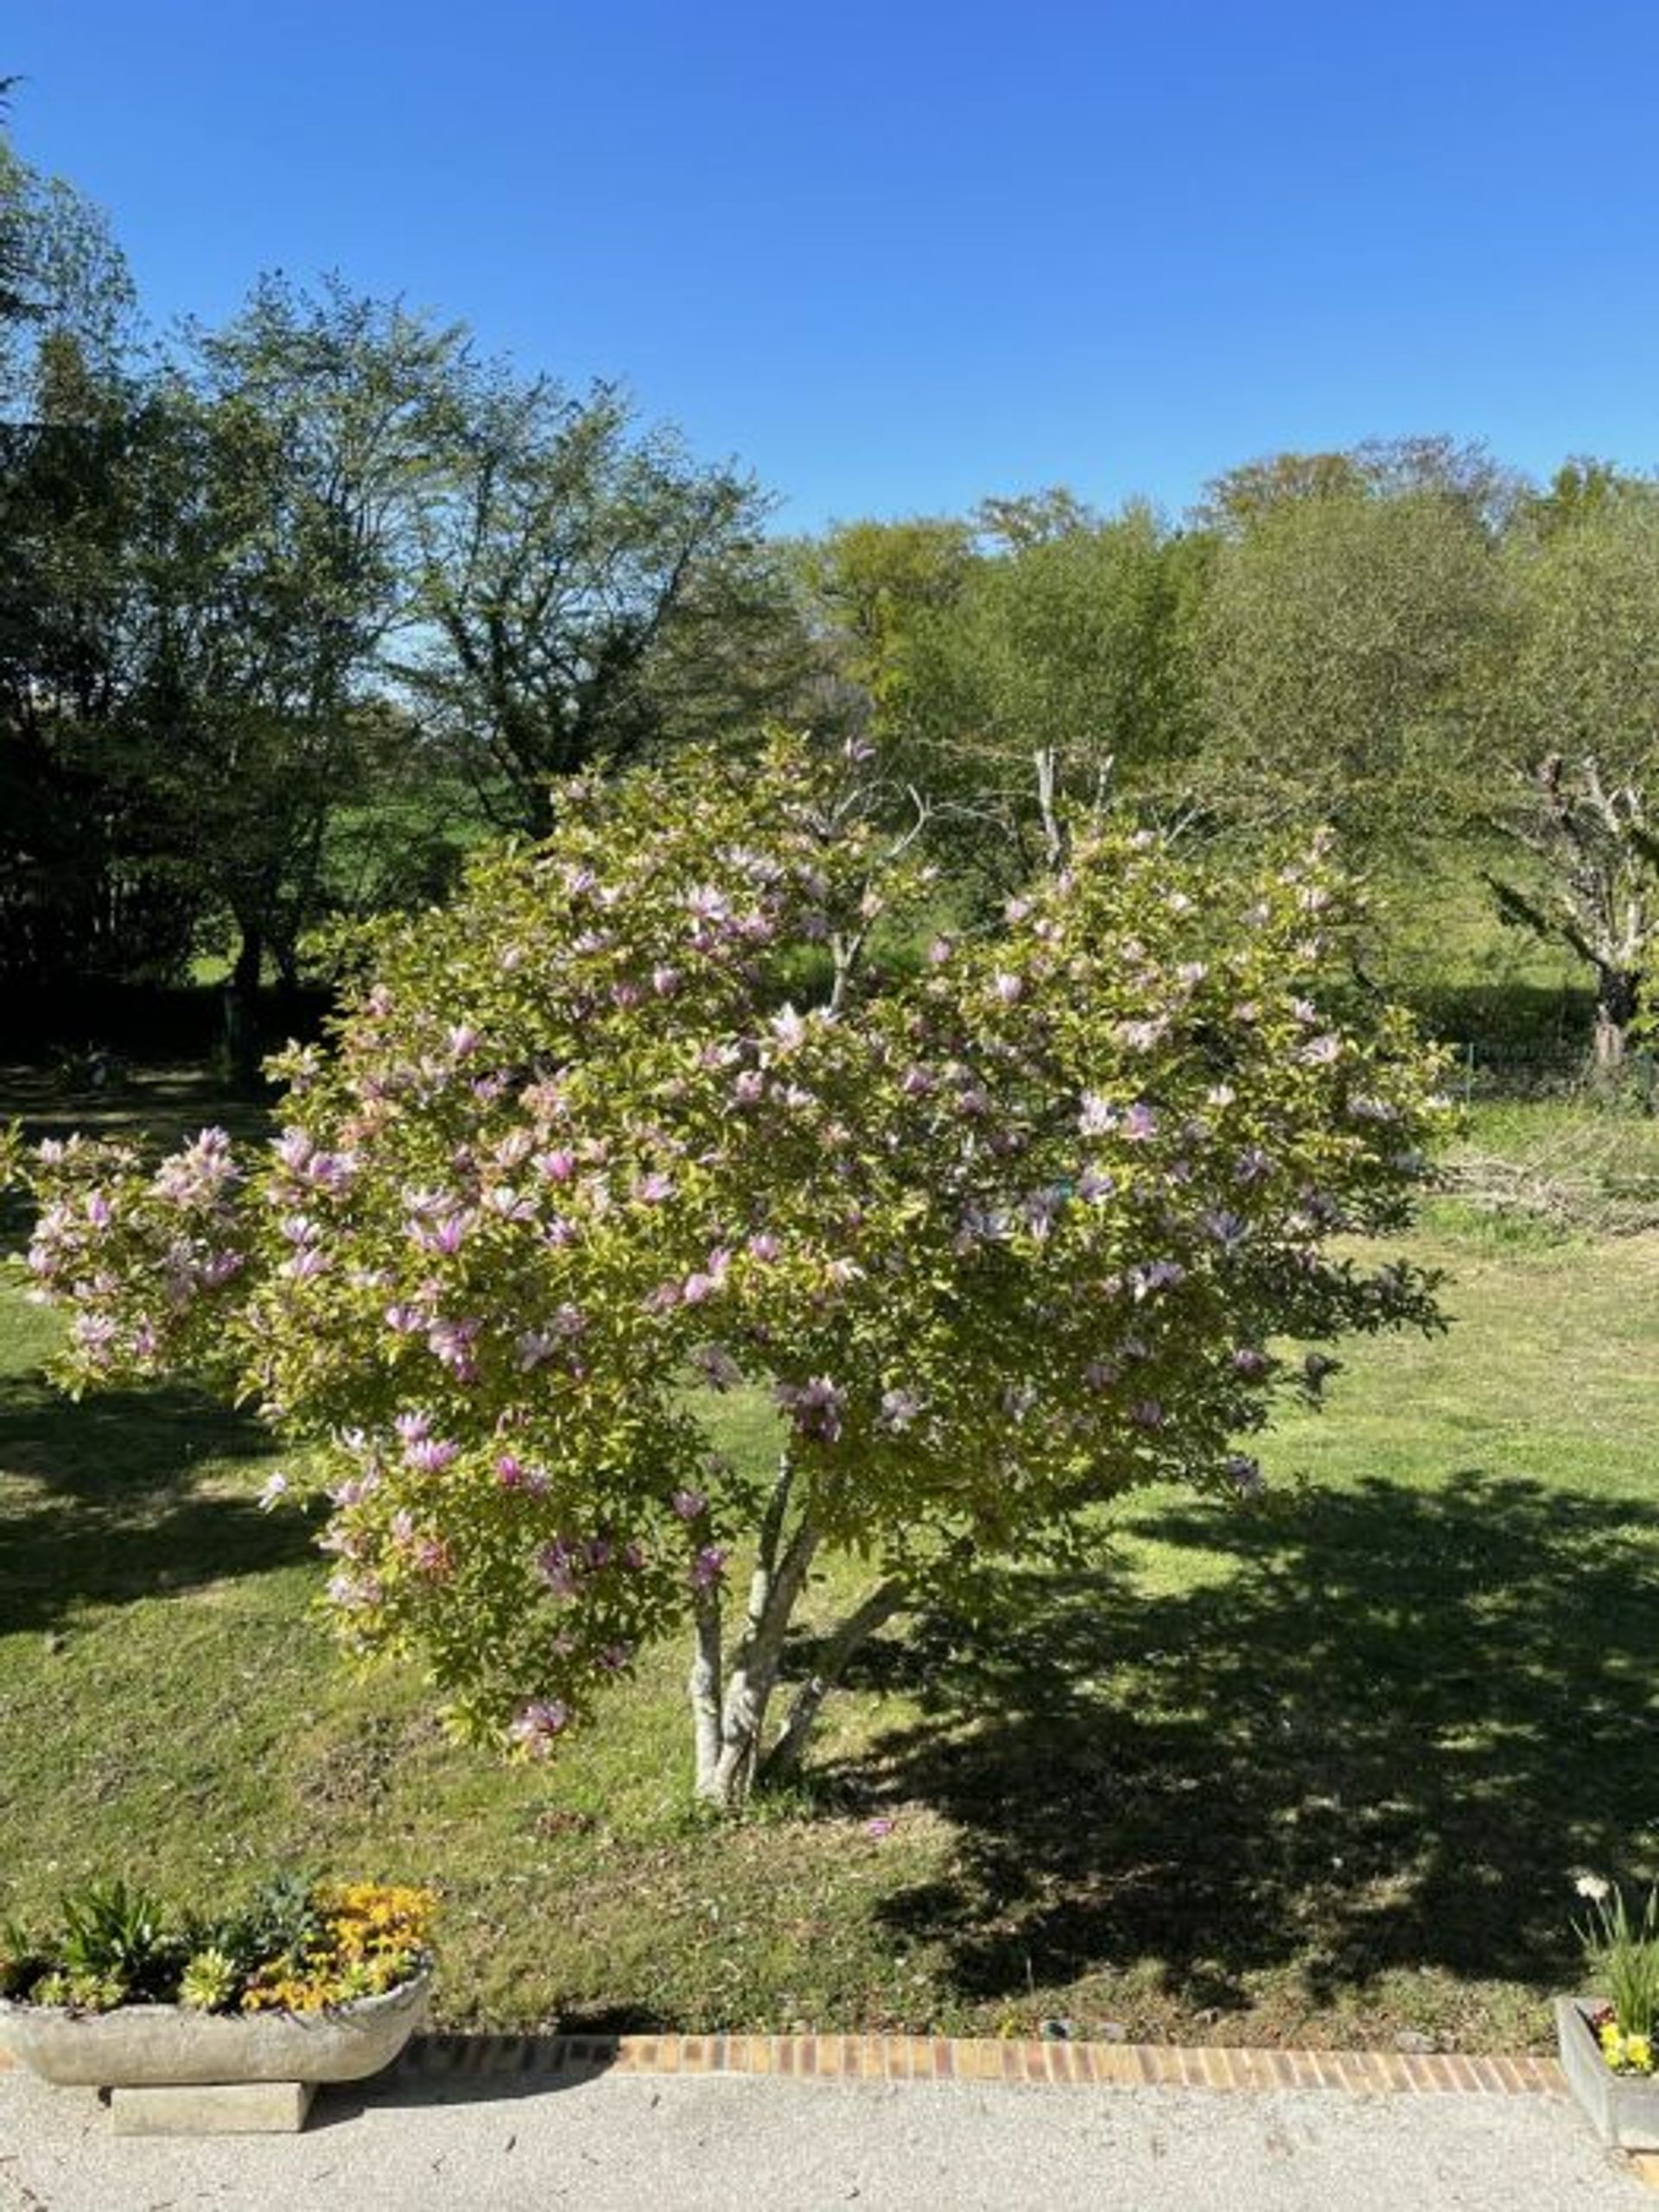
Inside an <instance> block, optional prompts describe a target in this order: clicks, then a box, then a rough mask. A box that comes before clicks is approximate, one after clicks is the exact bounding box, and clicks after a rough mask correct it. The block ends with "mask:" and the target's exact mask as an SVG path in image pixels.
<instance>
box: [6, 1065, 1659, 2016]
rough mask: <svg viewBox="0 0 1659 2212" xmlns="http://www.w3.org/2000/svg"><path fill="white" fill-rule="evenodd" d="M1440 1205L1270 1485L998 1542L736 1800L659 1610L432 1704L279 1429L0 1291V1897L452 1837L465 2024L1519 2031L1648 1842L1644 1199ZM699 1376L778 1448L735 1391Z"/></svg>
mask: <svg viewBox="0 0 1659 2212" xmlns="http://www.w3.org/2000/svg"><path fill="white" fill-rule="evenodd" d="M188 1103H189V1104H190V1106H191V1107H192V1109H194V1106H195V1105H197V1104H199V1103H200V1101H198V1100H192V1101H190V1102H188ZM129 1110H130V1111H133V1112H137V1113H139V1114H141V1115H143V1116H148V1115H149V1108H148V1107H147V1106H145V1105H144V1104H143V1102H142V1101H140V1102H137V1103H136V1104H134V1105H131V1106H130V1109H129ZM185 1118H186V1119H187V1120H188V1119H189V1118H192V1116H190V1115H186V1116H185ZM197 1118H199V1117H197ZM1419 1251H1420V1255H1421V1256H1423V1257H1425V1258H1427V1259H1429V1260H1431V1261H1434V1262H1438V1263H1440V1264H1441V1265H1444V1266H1446V1267H1447V1268H1449V1269H1450V1270H1451V1271H1452V1282H1451V1284H1450V1285H1449V1287H1448V1289H1447V1292H1446V1304H1447V1306H1448V1309H1449V1310H1450V1311H1451V1313H1452V1314H1453V1315H1454V1317H1455V1325H1454V1326H1453V1329H1452V1332H1451V1333H1450V1334H1449V1335H1448V1336H1447V1337H1446V1338H1443V1339H1433V1340H1428V1341H1420V1340H1415V1339H1414V1340H1411V1341H1400V1342H1391V1343H1377V1344H1365V1345H1363V1346H1361V1347H1360V1348H1359V1349H1358V1350H1357V1351H1356V1352H1354V1354H1353V1355H1352V1358H1351V1367H1350V1370H1349V1371H1347V1372H1346V1373H1345V1374H1344V1375H1343V1376H1339V1377H1338V1379H1337V1381H1336V1383H1335V1384H1334V1385H1333V1387H1332V1410H1331V1411H1330V1412H1329V1413H1327V1414H1324V1415H1318V1416H1316V1415H1312V1414H1307V1415H1300V1416H1298V1417H1297V1418H1296V1419H1295V1420H1294V1421H1289V1422H1287V1426H1286V1427H1285V1428H1284V1430H1283V1432H1282V1433H1281V1434H1280V1435H1279V1436H1278V1437H1277V1438H1276V1439H1275V1440H1274V1444H1273V1446H1272V1449H1271V1451H1270V1452H1269V1454H1268V1461H1269V1466H1270V1471H1271V1473H1272V1476H1273V1478H1274V1481H1273V1491H1274V1502H1273V1503H1272V1504H1271V1505H1270V1506H1269V1507H1268V1509H1267V1510H1262V1511H1261V1512H1256V1513H1228V1512H1224V1511H1223V1510H1221V1509H1219V1508H1213V1507H1211V1506H1208V1505H1203V1506H1200V1505H1198V1504H1195V1503H1192V1501H1191V1500H1189V1499H1186V1498H1184V1497H1180V1496H1179V1495H1173V1494H1171V1495H1162V1494H1160V1495H1149V1496H1147V1497H1142V1498H1140V1499H1138V1500H1135V1501H1134V1502H1133V1503H1131V1504H1129V1505H1128V1507H1126V1508H1125V1509H1124V1510H1123V1511H1122V1513H1121V1514H1120V1515H1119V1516H1118V1519H1117V1523H1116V1531H1115V1541H1114V1544H1113V1548H1112V1552H1111V1555H1110V1557H1109V1561H1108V1563H1107V1564H1106V1565H1105V1566H1104V1567H1102V1568H1101V1570H1100V1571H1099V1572H1097V1573H1092V1574H1090V1575H1086V1576H1076V1577H1071V1578H1055V1577H1052V1576H1036V1575H1020V1574H1011V1575H1009V1576H1008V1577H1007V1579H1006V1584H1005V1596H1006V1618H1005V1620H1004V1623H1003V1625H1002V1627H1001V1630H1000V1631H999V1632H998V1633H997V1634H996V1635H995V1637H990V1638H987V1639H981V1640H977V1641H976V1640H974V1639H970V1638H969V1637H968V1636H967V1635H966V1634H965V1632H964V1631H963V1630H962V1628H961V1626H960V1624H956V1623H953V1622H951V1621H950V1620H949V1619H946V1618H939V1617H934V1616H930V1617H927V1618H918V1619H914V1620H912V1621H908V1622H906V1623H903V1624H900V1625H899V1627H897V1628H895V1629H893V1630H889V1631H888V1633H887V1635H886V1637H883V1638H882V1639H881V1640H880V1643H878V1644H877V1645H875V1646H874V1647H873V1649H872V1650H871V1652H870V1653H869V1654H868V1657H867V1659H866V1662H865V1663H864V1664H863V1665H862V1667H861V1669H860V1671H859V1674H858V1677H857V1680H856V1681H855V1684H854V1686H853V1687H852V1688H851V1689H850V1690H849V1694H847V1695H846V1696H845V1697H844V1698H843V1699H842V1700H841V1701H840V1703H839V1705H838V1706H836V1707H832V1708H831V1713H830V1716H829V1724H828V1726H827V1729H826V1733H825V1735H824V1738H823V1741H822V1742H821V1744H820V1745H819V1747H818V1752H817V1758H816V1761H815V1764H814V1765H813V1769H812V1772H811V1777H810V1784H809V1786H808V1788H807V1789H805V1790H804V1792H802V1793H801V1794H799V1795H798V1796H795V1797H792V1798H791V1799H788V1800H785V1801H782V1802H772V1803H767V1804H763V1805H762V1806H760V1807H759V1808H757V1810H756V1812H755V1814H754V1815H753V1817H751V1818H750V1819H749V1820H748V1821H746V1822H744V1823H743V1824H742V1825H741V1826H739V1827H715V1826H711V1825H710V1824H709V1822H707V1821H704V1820H702V1819H701V1818H699V1817H698V1816H696V1815H695V1814H693V1813H692V1812H691V1811H690V1808H689V1806H688V1802H687V1799H688V1791H687V1745H686V1737H685V1727H684V1723H683V1707H682V1697H681V1676H682V1673H683V1656H684V1655H683V1654H682V1653H680V1652H678V1651H667V1650H665V1651H663V1652H661V1653H658V1654H656V1655H654V1656H652V1660H651V1662H650V1663H649V1665H648V1667H647V1668H646V1669H645V1671H644V1672H643V1673H642V1675H640V1677H639V1679H638V1680H637V1681H633V1682H632V1683H630V1684H629V1685H627V1686H626V1688H624V1689H623V1690H621V1691H620V1693H619V1695H618V1697H617V1700H616V1703H615V1706H614V1707H613V1712H612V1714H611V1716H610V1718H609V1719H608V1720H607V1723H606V1725H605V1726H602V1727H601V1728H599V1729H597V1730H595V1731H594V1732H592V1733H591V1734H590V1735H588V1737H587V1738H585V1739H583V1740H582V1741H580V1742H578V1743H575V1744H573V1745H571V1747H570V1749H569V1753H568V1755H567V1756H565V1757H564V1758H562V1759H561V1760H560V1761H559V1762H558V1763H557V1764H555V1765H553V1766H551V1767H550V1768H548V1769H543V1770H524V1769H503V1768H501V1767H499V1766H498V1765H496V1764H493V1762H492V1761H490V1760H489V1759H487V1758H483V1757H481V1756H480V1755H479V1754H478V1753H476V1752H471V1751H464V1750H461V1749H460V1748H458V1747H456V1746H454V1745H451V1744H450V1743H448V1741H447V1740H446V1739H445V1738H444V1737H443V1735H442V1732H441V1731H440V1730H439V1728H438V1727H437V1726H436V1725H435V1722H434V1720H433V1719H432V1718H431V1715H430V1713H429V1709H428V1707H427V1704H426V1701H425V1699H424V1696H423V1690H422V1686H421V1685H420V1683H419V1682H418V1681H415V1680H412V1679H410V1677H409V1676H408V1675H400V1674H395V1673H385V1672H382V1673H380V1674H378V1675H374V1676H371V1677H368V1678H362V1677H356V1676H353V1675H351V1674H349V1673H348V1672H346V1669H344V1667H343V1665H342V1664H341V1662H340V1660H339V1658H338V1657H337V1656H336V1654H335V1651H334V1647H333V1645H332V1644H331V1643H330V1641H329V1639H328V1637H327V1631H326V1630H325V1628H324V1626H323V1624H321V1621H320V1620H319V1618H317V1617H316V1614H315V1611H314V1602H315V1592H316V1591H317V1588H318V1586H319V1582H320V1579H321V1569H320V1563H319V1562H318V1560H317V1559H316V1557H315V1554H314V1553H313V1552H312V1550H311V1548H310V1544H309V1539H308V1532H307V1529H306V1528H305V1527H304V1525H303V1524H302V1522H300V1521H299V1520H298V1519H297V1518H295V1517H291V1516H283V1515H276V1516H263V1515H261V1514H259V1513H258V1512H257V1510H255V1507H254V1503H253V1499H254V1496H255V1494H256V1492H257V1488H258V1486H259V1484H261V1482H262V1481H263V1480H264V1477H265V1475H266V1474H267V1473H268V1472H269V1471H270V1467H271V1465H273V1464H274V1461H273V1459H272V1455H271V1452H270V1446H268V1445H267V1443H266V1442H265V1440H264V1439H263V1438H262V1437H261V1436H260V1434H259V1433H258V1432H257V1430H256V1429H254V1428H253V1427H251V1425H249V1424H248V1423H246V1422H245V1421H241V1420H240V1419H238V1418H237V1417H235V1416H233V1415H230V1414H226V1413H224V1412H223V1411H222V1410H219V1409H218V1408H213V1407H212V1406H210V1405H208V1404H207V1403H206V1402H203V1401H200V1400H199V1399H197V1398H196V1397H194V1395H192V1394H191V1393H189V1392H188V1391H184V1390H172V1389H161V1390H155V1391H144V1392H129V1393H116V1394H110V1395H105V1396H103V1397H99V1398H89V1399H87V1400H86V1401H85V1402H82V1403H80V1404H79V1405H70V1404H67V1403H66V1402H62V1401H61V1400H60V1399H59V1398H57V1397H56V1396H54V1395H53V1394H52V1393H51V1392H50V1390H49V1389H48V1388H47V1386H46V1385H45V1384H44V1383H43V1382H42V1380H41V1374H40V1364H41V1359H42V1357H43V1356H44V1354H45V1352H46V1351H47V1348H48V1343H49V1338H50V1329H51V1326H52V1325H51V1324H50V1322H49V1321H48V1319H46V1318H44V1317H43V1316H41V1314H40V1313H38V1312H37V1311H36V1310H35V1308H33V1307H30V1306H26V1305H24V1304H22V1302H21V1300H18V1299H16V1298H15V1297H14V1296H12V1295H11V1294H7V1297H6V1301H5V1304H4V1307H3V1314H0V1835H3V1837H4V1839H5V1849H4V1851H3V1853H0V1912H3V1911H5V1910H22V1911H25V1912H32V1911H38V1910H43V1909H44V1908H46V1907H47V1906H48V1904H50V1902H51V1900H52V1899H53V1898H54V1896H55V1894H56V1893H57V1891H59V1890H60V1888H61V1887H62V1886H63V1885H65V1884H66V1883H67V1882H69V1881H71V1880H73V1879H76V1878H79V1877H81V1876H83V1875H84V1874H86V1873H87V1872H92V1871H94V1870H97V1869H100V1868H114V1867H119V1868H121V1869H123V1870H124V1871H125V1872H128V1873H129V1874H132V1875H137V1876H139V1877H142V1878H145V1879H148V1880H149V1881H151V1882H153V1883H155V1884H156V1885H159V1886H161V1887H162V1888H163V1889H164V1890H168V1891H175V1892H177V1893H181V1894H182V1893H196V1894H200V1893H202V1892H203V1891H210V1892H219V1891H223V1890H225V1889H226V1888H235V1887H238V1886H239V1885H242V1884H243V1883H245V1882H246V1881H250V1880H251V1879H252V1878H254V1877H255V1876H257V1875H258V1874H261V1873H263V1872H266V1871H268V1870H270V1868H271V1867H273V1866H277V1865H281V1864H289V1863H296V1862H297V1863H302V1864H308V1865H313V1866H327V1867H328V1868H331V1869H334V1870H336V1871H339V1872H359V1873H362V1874H365V1875H387V1876H391V1875H397V1876H400V1877H402V1876H407V1877H412V1878H421V1879H428V1880H432V1881H435V1882H436V1883H437V1884H438V1885H440V1886H441V1887H442V1890H443V1891H444V1894H445V1897H446V1915H445V1923H444V1932H443V1953H444V1961H443V1980H442V2000H441V2002H442V2012H443V2015H444V2017H445V2018H446V2019H448V2021H450V2022H451V2023H454V2024H492V2025H500V2026H530V2025H535V2024H545V2023H548V2022H550V2021H553V2020H555V2019H558V2020H563V2021H565V2022H567V2023H571V2022H581V2023H584V2024H594V2025H601V2024H603V2025H624V2024H675V2025H680V2026H683V2027H686V2028H691V2029H697V2028H709V2027H713V2026H728V2027H750V2028H753V2027H778V2028H781V2027H787V2026H789V2025H791V2024H794V2023H802V2024H811V2025H813V2026H816V2027H819V2028H823V2029H837V2028H838V2029H849V2030H850V2029H861V2028H878V2027H883V2026H902V2027H909V2028H918V2029H919V2028H924V2027H940V2028H944V2029H951V2030H956V2031H978V2032H987V2031H989V2032H995V2031H999V2030H1001V2029H1013V2028H1019V2029H1021V2030H1023V2029H1026V2028H1027V2027H1029V2026H1030V2025H1031V2024H1033V2023H1034V2022H1035V2021H1036V2020H1038V2019H1039V2018H1046V2017H1053V2016H1058V2017H1064V2018H1069V2019H1071V2020H1072V2021H1073V2022H1074V2023H1075V2024H1077V2028H1078V2029H1079V2031H1086V2030H1088V2029H1090V2028H1097V2027H1099V2026H1100V2025H1101V2024H1103V2023H1105V2022H1107V2021H1119V2022H1122V2023H1123V2024H1126V2025H1127V2026H1128V2028H1129V2030H1130V2031H1131V2032H1133V2033H1135V2034H1137V2035H1141V2036H1171V2037H1183V2036H1188V2037H1191V2036H1199V2035H1201V2036H1204V2037H1210V2038H1215V2037H1224V2038H1232V2039H1237V2040H1253V2041H1274V2040H1288V2039H1295V2040H1303V2041H1314V2042H1319V2041H1324V2042H1332V2043H1356V2042H1357V2043H1367V2042H1385V2043H1386V2042H1388V2041H1389V2040H1391V2039H1392V2038H1393V2037H1394V2036H1395V2035H1396V2034H1397V2033H1398V2032H1399V2031H1400V2030H1401V2029H1402V2028H1403V2027H1408V2026H1409V2027H1412V2028H1415V2029H1417V2030H1419V2031H1424V2032H1427V2033H1430V2034H1435V2035H1439V2036H1441V2037H1444V2038H1445V2039H1446V2041H1448V2042H1449V2043H1454V2044H1458V2045H1459V2046H1460V2047H1463V2048H1466V2049H1471V2050H1472V2049H1481V2048H1492V2047H1505V2046H1510V2047H1512V2046H1515V2045H1518V2044H1525V2043H1528V2042H1536V2041H1541V2040H1542V2039H1543V2037H1544V2036H1545V2033H1546V2018H1545V2012H1544V2009H1543V2001H1542V2000H1543V1999H1544V1997H1545V1995H1546V1994H1547V1993H1548V1991H1550V1990H1551V1989H1552V1988H1559V1987H1560V1986H1565V1985H1566V1983H1567V1981H1568V1980H1571V1979H1572V1978H1573V1976H1574V1974H1575V1973H1576V1961H1575V1957H1574V1946H1573V1940H1572V1937H1571V1934H1570V1930H1569V1928H1568V1922H1569V1919H1570V1916H1571V1914H1572V1911H1573V1905H1574V1900H1573V1897H1572V1895H1571V1876H1572V1873H1573V1870H1574V1869H1576V1868H1578V1867H1580V1866H1594V1867H1598V1868H1600V1869H1603V1870H1605V1871H1609V1872H1614V1871H1622V1872H1628V1873H1633V1874H1651V1873H1652V1872H1655V1871H1656V1867H1655V1855H1656V1845H1659V1837H1656V1834H1655V1826H1654V1823H1655V1801H1654V1796H1653V1776H1654V1774H1655V1772H1656V1770H1659V1769H1656V1762H1655V1753H1656V1749H1659V1741H1656V1729H1655V1699H1654V1688H1653V1678H1652V1665H1653V1653H1654V1649H1655V1645H1656V1640H1659V1639H1656V1630H1659V1580H1656V1568H1659V1494H1656V1491H1659V1485H1656V1483H1655V1479H1654V1475H1653V1469H1652V1452H1651V1441H1650V1440H1651V1437H1652V1434H1653V1431H1654V1425H1655V1418H1656V1414H1659V1380H1656V1376H1659V1361H1656V1354H1659V1295H1656V1294H1659V1239H1655V1238H1652V1237H1630V1238H1624V1239H1620V1240H1618V1241H1617V1242H1611V1243H1604V1244H1601V1245H1592V1244H1590V1243H1587V1242H1586V1241H1585V1240H1583V1239H1577V1240H1574V1239H1568V1240H1566V1241H1556V1242H1547V1241H1543V1240H1540V1239H1533V1240H1531V1241H1526V1242H1521V1243H1514V1244H1510V1245H1503V1244H1501V1243H1497V1242H1495V1241H1494V1240H1493V1239H1491V1237H1490V1236H1471V1235H1466V1234H1465V1233H1463V1232H1462V1231H1461V1230H1459V1228H1458V1226H1457V1224H1456V1222H1455V1219H1454V1218H1443V1219H1442V1221H1441V1223H1440V1225H1439V1226H1436V1227H1432V1228H1431V1229H1430V1230H1427V1232H1426V1233H1425V1234H1424V1235H1423V1236H1421V1238H1420V1240H1419ZM716 1414H717V1417H718V1418H719V1420H720V1421H721V1423H722V1425H723V1427H725V1429H726V1432H727V1433H726V1437H725V1441H726V1443H727V1445H728V1448H730V1449H733V1450H734V1451H739V1452H764V1451H766V1449H767V1447H768V1442H769V1422H768V1419H767V1416H766V1410H765V1408H763V1407H762V1406H760V1405H759V1404H758V1403H756V1402H724V1403H723V1404H721V1406H720V1407H719V1408H716ZM854 1586H855V1580H854V1578H853V1577H852V1576H851V1575H849V1574H846V1573H837V1574H836V1575H835V1576H832V1577H831V1578H829V1580H826V1581H824V1582H823V1583H821V1584H819V1585H818V1586H816V1587H815V1589H814V1592H813V1593H812V1617H813V1618H812V1619H811V1620H809V1622H808V1623H807V1624H806V1626H805V1631H804V1637H803V1638H802V1639H800V1640H798V1645H797V1651H796V1663H797V1664H800V1663H802V1662H803V1660H804V1656H805V1637H806V1636H807V1635H810V1630H811V1628H812V1626H813V1624H814V1622H816V1623H817V1624H823V1622H825V1621H827V1620H828V1618H829V1617H830V1616H831V1614H832V1613H833V1612H834V1611H836V1609H837V1608H838V1606H839V1605H841V1604H842V1603H844V1601H845V1599H846V1598H847V1597H848V1595H849V1593H850V1592H851V1591H852V1589H853V1588H854ZM878 1816H879V1821H880V1823H886V1822H889V1821H890V1822H891V1827H882V1828H880V1831H879V1832H872V1830H871V1828H870V1826H869V1824H870V1822H871V1821H873V1820H876V1819H877V1818H878Z"/></svg>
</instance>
